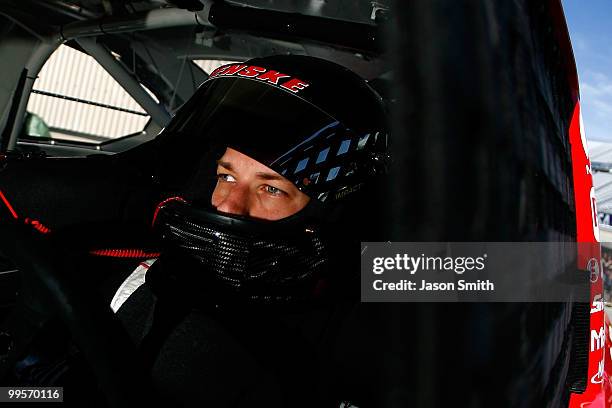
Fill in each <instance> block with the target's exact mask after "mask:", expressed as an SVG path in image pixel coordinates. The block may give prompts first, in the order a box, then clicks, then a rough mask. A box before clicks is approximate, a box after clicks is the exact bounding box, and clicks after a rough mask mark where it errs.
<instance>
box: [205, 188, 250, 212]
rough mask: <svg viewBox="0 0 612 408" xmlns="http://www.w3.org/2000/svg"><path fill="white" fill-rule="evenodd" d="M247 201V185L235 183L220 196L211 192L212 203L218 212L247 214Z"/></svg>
mask: <svg viewBox="0 0 612 408" xmlns="http://www.w3.org/2000/svg"><path fill="white" fill-rule="evenodd" d="M215 201H216V202H215ZM249 202H250V200H249V188H248V186H241V185H238V184H236V185H234V186H232V187H231V188H229V189H228V191H226V192H225V194H223V195H221V196H220V197H215V195H214V194H213V200H212V205H213V206H214V207H216V208H217V211H220V212H224V213H228V214H233V215H249V212H250V211H249V209H250V205H249Z"/></svg>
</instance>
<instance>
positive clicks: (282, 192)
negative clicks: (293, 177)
mask: <svg viewBox="0 0 612 408" xmlns="http://www.w3.org/2000/svg"><path fill="white" fill-rule="evenodd" d="M309 199H310V198H309V197H308V196H307V195H306V194H304V193H302V192H301V191H300V190H298V189H297V187H296V186H295V185H294V184H293V183H291V182H290V181H289V180H287V179H286V178H284V177H283V176H281V175H280V174H278V173H277V172H275V171H274V170H272V169H270V168H269V167H266V166H264V165H263V164H261V163H259V162H258V161H255V160H253V159H251V158H250V157H249V156H246V155H244V154H242V153H240V152H238V151H236V150H234V149H231V148H227V150H226V151H225V154H223V157H221V159H219V160H218V161H217V186H216V187H215V191H213V193H212V199H211V202H212V205H213V206H214V207H215V208H216V209H217V211H220V212H224V213H229V214H234V215H247V216H250V217H253V218H260V219H264V220H280V219H281V218H285V217H289V216H290V215H293V214H295V213H297V212H298V211H300V210H301V209H302V208H304V207H305V206H306V204H307V203H308V200H309Z"/></svg>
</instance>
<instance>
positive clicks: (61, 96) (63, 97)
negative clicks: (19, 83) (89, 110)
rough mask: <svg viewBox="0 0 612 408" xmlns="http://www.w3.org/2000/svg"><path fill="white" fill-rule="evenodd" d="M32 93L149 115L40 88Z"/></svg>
mask: <svg viewBox="0 0 612 408" xmlns="http://www.w3.org/2000/svg"><path fill="white" fill-rule="evenodd" d="M32 93H35V94H39V95H44V96H51V97H53V98H59V99H65V100H67V101H73V102H79V103H84V104H86V105H91V106H99V107H100V108H107V109H112V110H116V111H119V112H125V113H131V114H134V115H140V116H149V115H148V114H147V113H146V112H138V111H135V110H131V109H125V108H120V107H118V106H112V105H107V104H105V103H100V102H93V101H88V100H85V99H79V98H74V97H72V96H66V95H60V94H56V93H53V92H46V91H40V90H38V89H32Z"/></svg>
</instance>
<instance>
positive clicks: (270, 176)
mask: <svg viewBox="0 0 612 408" xmlns="http://www.w3.org/2000/svg"><path fill="white" fill-rule="evenodd" d="M255 175H256V176H257V178H260V179H263V180H279V181H289V180H287V179H286V178H284V177H283V176H281V175H280V174H274V173H264V172H262V171H259V172H257V173H255Z"/></svg>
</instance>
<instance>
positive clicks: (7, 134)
mask: <svg viewBox="0 0 612 408" xmlns="http://www.w3.org/2000/svg"><path fill="white" fill-rule="evenodd" d="M27 78H28V70H27V69H26V68H24V69H23V70H22V71H21V75H20V76H19V81H18V82H17V85H16V86H15V90H14V93H13V103H12V104H11V108H10V110H9V114H8V118H7V120H6V127H5V128H4V132H3V133H2V139H1V140H0V152H6V151H8V150H11V135H12V133H13V130H14V129H15V128H20V126H17V123H16V119H17V118H18V117H19V105H20V101H21V100H22V98H21V96H22V95H23V93H24V87H25V83H26V80H27Z"/></svg>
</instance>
